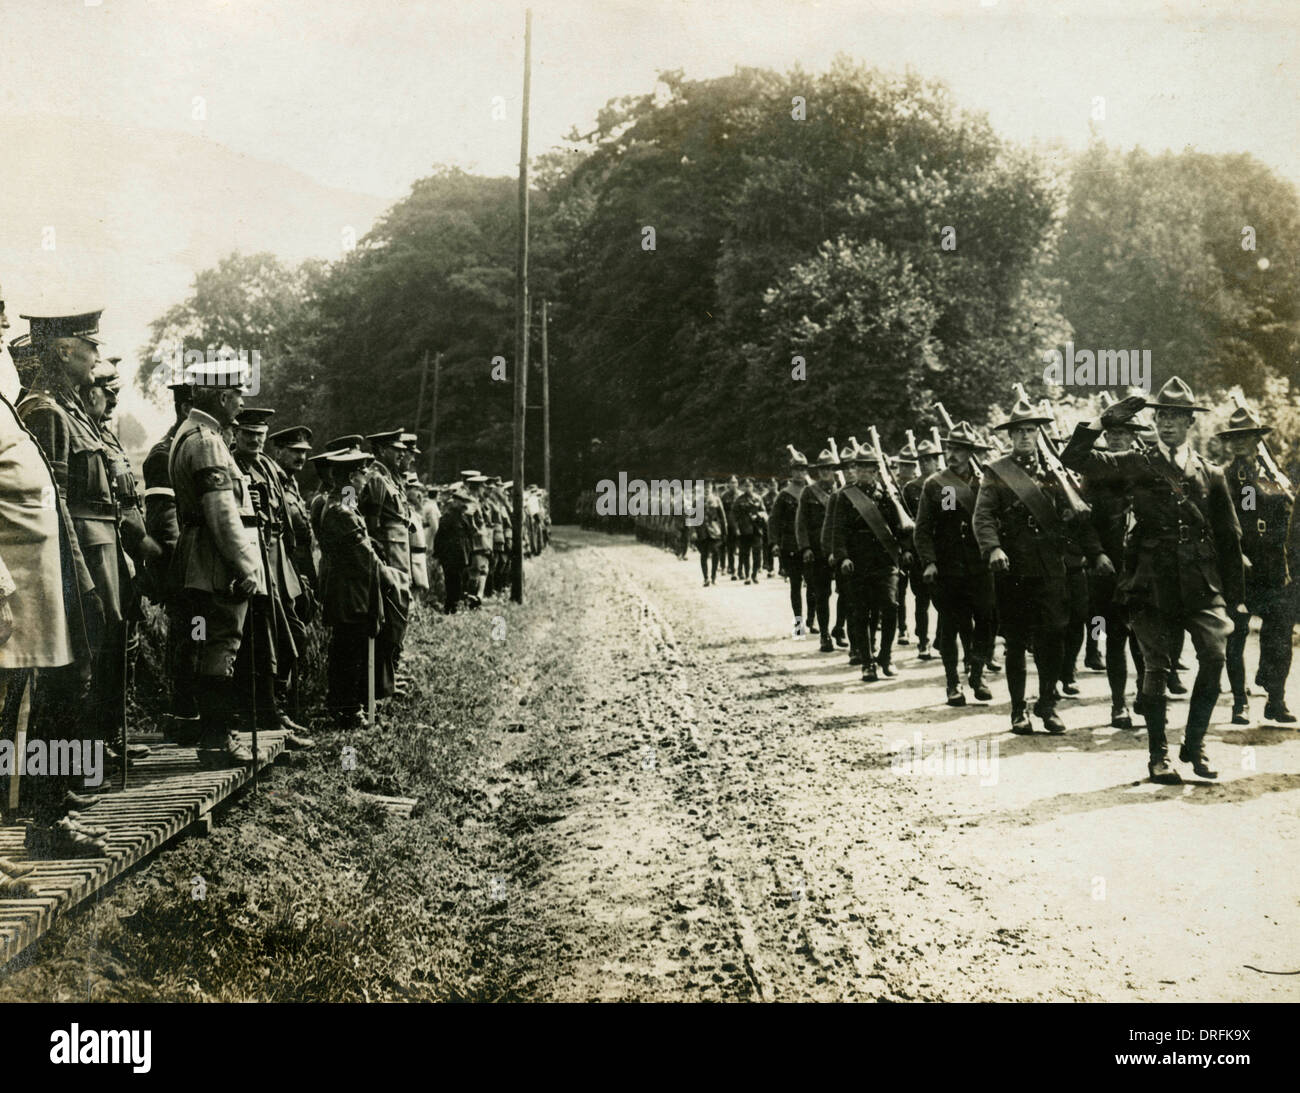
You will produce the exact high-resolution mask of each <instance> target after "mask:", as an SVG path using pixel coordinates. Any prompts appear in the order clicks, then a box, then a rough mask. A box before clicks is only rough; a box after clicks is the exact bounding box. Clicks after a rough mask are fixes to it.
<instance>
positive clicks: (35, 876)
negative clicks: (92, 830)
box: [0, 731, 284, 967]
mask: <svg viewBox="0 0 1300 1093" xmlns="http://www.w3.org/2000/svg"><path fill="white" fill-rule="evenodd" d="M239 735H240V739H241V740H242V741H243V743H244V744H246V745H247V746H248V747H249V748H251V747H252V735H251V734H249V733H241V734H239ZM257 742H258V745H259V747H261V748H262V750H263V751H264V752H265V753H266V754H267V761H266V762H265V763H261V764H259V766H258V773H259V774H260V773H261V772H262V771H264V770H266V769H267V768H268V767H269V766H270V765H271V764H272V763H273V762H275V760H276V758H278V757H279V755H280V754H281V753H282V752H283V751H284V733H283V732H275V731H259V732H258V734H257ZM251 780H252V768H250V767H231V768H229V769H226V770H203V769H201V768H200V767H199V763H198V758H197V755H196V753H195V750H194V748H177V747H172V746H170V745H166V746H162V747H158V748H155V749H154V751H153V754H151V755H150V756H149V757H148V758H146V759H134V760H132V761H131V764H130V767H129V769H128V773H127V781H126V789H125V790H118V789H116V788H115V787H116V784H117V783H116V778H115V777H113V778H109V779H107V780H106V781H105V786H103V787H100V789H99V790H90V789H86V790H81V791H80V792H84V793H92V792H102V793H104V799H103V800H102V801H100V803H99V804H97V805H95V806H93V807H92V808H90V809H88V810H86V812H85V814H84V815H85V820H86V822H87V823H91V824H95V825H97V826H99V827H106V828H108V836H107V839H106V841H107V843H108V856H107V857H103V858H64V859H60V858H48V859H41V860H38V859H35V858H32V857H31V856H30V855H29V854H28V852H27V850H26V849H25V848H24V846H23V842H24V839H25V836H26V828H25V827H24V825H22V824H5V825H0V858H8V859H9V860H10V861H13V862H27V861H30V862H32V864H34V865H35V866H36V868H35V870H34V871H33V872H31V873H29V874H28V875H27V876H25V877H23V878H21V879H22V880H23V881H24V882H26V884H27V886H28V888H29V889H30V890H31V891H32V893H33V894H32V895H29V896H24V897H20V898H13V899H9V898H5V897H4V896H3V895H0V967H3V966H4V965H6V964H8V963H9V961H11V960H12V959H13V958H14V957H16V956H18V954H19V953H21V952H22V951H23V950H24V949H26V948H27V947H28V946H29V945H31V944H32V943H33V942H34V941H36V940H37V939H38V938H39V937H41V936H42V935H43V934H44V933H46V932H47V931H48V930H49V929H50V927H51V926H53V924H54V922H55V919H56V918H57V917H58V916H59V915H64V914H67V913H68V912H69V911H71V910H72V909H73V908H75V907H77V906H78V905H79V904H81V903H82V902H84V901H85V900H87V899H89V898H90V897H91V896H92V895H94V894H95V893H96V892H97V891H99V890H100V889H101V888H103V887H104V886H105V885H106V884H108V883H109V882H110V881H111V880H113V879H114V878H116V877H119V876H121V875H122V874H123V873H125V872H126V871H127V870H128V869H131V868H133V867H134V866H136V865H138V864H139V863H140V862H142V861H144V860H145V859H146V858H147V857H149V855H151V854H153V853H154V852H156V851H157V850H159V849H160V848H162V847H163V846H165V845H166V844H167V843H169V842H170V841H171V840H172V839H174V838H176V836H177V835H179V834H180V833H181V832H182V831H184V830H185V829H186V828H188V827H190V826H191V825H193V824H196V823H203V824H205V825H206V824H208V823H210V819H209V817H210V814H211V812H212V810H213V809H214V808H215V807H216V806H217V805H218V804H220V803H221V802H222V801H224V800H225V799H226V798H228V797H230V796H231V795H232V794H234V793H235V792H237V791H238V790H239V789H241V788H242V787H243V786H245V785H247V784H248V783H249V782H250V781H251ZM106 788H107V790H108V792H104V790H105V789H106Z"/></svg>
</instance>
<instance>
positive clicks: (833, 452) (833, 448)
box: [826, 436, 844, 489]
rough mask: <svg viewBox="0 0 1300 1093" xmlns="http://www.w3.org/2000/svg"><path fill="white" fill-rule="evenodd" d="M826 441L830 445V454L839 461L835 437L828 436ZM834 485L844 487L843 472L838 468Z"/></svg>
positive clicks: (838, 450)
mask: <svg viewBox="0 0 1300 1093" xmlns="http://www.w3.org/2000/svg"><path fill="white" fill-rule="evenodd" d="M826 442H827V443H828V444H829V445H830V446H831V455H833V456H834V457H835V461H836V462H839V458H840V449H839V447H838V446H837V445H836V443H835V438H834V437H833V436H828V437H827V438H826ZM835 485H836V486H837V487H838V488H840V489H843V488H844V472H843V471H841V470H839V469H838V468H837V469H836V471H835Z"/></svg>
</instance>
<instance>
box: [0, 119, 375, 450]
mask: <svg viewBox="0 0 1300 1093" xmlns="http://www.w3.org/2000/svg"><path fill="white" fill-rule="evenodd" d="M0 155H2V156H3V162H2V163H0V283H2V284H3V285H4V288H5V296H6V299H7V301H8V305H9V310H10V314H11V321H12V322H13V324H14V325H13V330H12V332H11V336H16V335H17V334H19V333H22V332H23V331H24V330H25V329H26V324H24V323H20V322H18V321H17V315H18V314H19V313H20V312H22V313H26V312H29V311H32V310H40V309H41V308H43V307H62V306H67V305H69V304H78V303H85V304H86V305H87V306H92V305H93V306H98V305H102V306H103V307H104V308H105V312H104V318H103V325H102V328H101V329H102V331H103V335H104V338H105V340H106V345H105V349H108V350H111V351H112V353H113V355H118V356H121V357H123V358H124V360H123V365H122V372H123V375H124V376H128V377H133V376H134V375H135V371H136V369H135V363H136V357H137V353H138V351H139V349H140V347H141V346H143V345H144V344H145V341H146V338H147V334H148V324H149V322H150V320H152V319H154V318H157V317H158V316H159V315H161V314H162V313H163V312H164V311H165V310H166V309H167V308H168V307H170V306H171V305H172V304H174V303H177V302H179V301H180V300H181V299H183V298H184V296H185V295H186V293H187V290H188V288H189V285H190V282H191V280H192V278H193V276H194V274H195V273H196V272H197V271H199V270H201V269H204V268H206V267H208V266H212V265H214V264H215V263H216V262H217V260H218V259H219V258H220V257H221V256H223V255H225V254H229V253H230V252H231V251H235V250H240V251H245V252H251V251H261V250H266V251H271V252H273V253H274V254H276V255H278V256H279V257H280V258H282V259H284V260H286V261H290V262H296V261H301V260H302V259H304V258H308V257H319V258H336V257H338V256H339V255H340V254H341V253H342V240H343V233H344V231H345V229H348V228H351V229H352V230H353V231H354V232H355V235H356V238H360V237H361V236H362V235H364V234H365V233H366V232H367V231H368V230H369V229H370V227H371V225H372V223H373V222H374V220H375V218H376V217H377V216H378V215H379V214H380V213H382V212H383V211H384V209H385V208H386V207H387V206H388V205H389V204H390V203H391V202H390V201H389V200H387V199H385V198H381V197H376V196H374V195H373V194H357V193H350V192H347V191H345V190H338V189H332V188H330V187H327V186H322V185H320V184H319V183H317V182H314V181H313V180H312V179H310V178H308V177H307V176H306V175H304V174H302V173H300V172H298V171H295V170H292V169H290V168H288V167H284V166H282V165H280V164H278V163H273V162H270V161H268V160H264V159H257V158H253V157H251V156H245V155H241V154H239V153H237V152H234V151H232V150H231V149H229V148H226V147H224V146H222V145H220V144H216V143H214V142H212V141H210V140H206V139H204V138H203V137H202V136H201V135H199V134H198V132H197V131H196V134H195V135H193V136H190V135H185V134H182V133H174V132H165V131H161V130H148V129H132V128H121V127H115V126H110V125H103V124H91V123H88V122H85V121H81V120H73V119H69V118H61V117H36V116H27V117H13V116H3V115H0ZM48 227H52V228H53V229H54V236H53V238H54V244H55V246H54V249H53V250H46V249H43V247H42V240H43V238H45V236H44V235H43V233H44V232H45V230H46V228H48ZM128 408H129V409H131V410H132V411H134V412H137V413H138V414H139V416H140V417H141V418H142V420H144V421H145V424H146V425H147V426H152V424H153V423H154V422H155V421H156V419H157V411H156V410H154V409H153V407H152V404H147V405H146V404H143V401H142V399H141V398H140V396H139V395H138V394H136V393H135V392H134V391H131V392H124V393H123V409H124V410H126V409H128Z"/></svg>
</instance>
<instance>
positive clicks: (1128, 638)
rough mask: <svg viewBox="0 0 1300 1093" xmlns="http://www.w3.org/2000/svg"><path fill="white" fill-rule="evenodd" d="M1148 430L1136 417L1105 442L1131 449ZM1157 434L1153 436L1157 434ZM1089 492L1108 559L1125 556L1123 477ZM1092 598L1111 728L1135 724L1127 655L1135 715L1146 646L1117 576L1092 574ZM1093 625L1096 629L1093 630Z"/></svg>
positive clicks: (1112, 430)
mask: <svg viewBox="0 0 1300 1093" xmlns="http://www.w3.org/2000/svg"><path fill="white" fill-rule="evenodd" d="M1143 431H1144V430H1143V429H1142V427H1141V426H1140V425H1139V424H1138V422H1137V421H1136V420H1130V421H1119V422H1115V423H1114V424H1112V425H1111V426H1110V427H1109V428H1107V430H1106V433H1105V437H1104V441H1105V446H1106V450H1107V451H1111V452H1114V453H1116V454H1118V453H1120V452H1129V451H1132V450H1133V449H1134V447H1135V445H1136V443H1137V440H1138V438H1139V436H1140V434H1141V433H1142V432H1143ZM1153 437H1154V434H1153ZM1084 490H1085V496H1086V497H1087V500H1088V504H1089V506H1090V507H1091V508H1092V524H1093V527H1094V528H1096V531H1097V537H1098V539H1100V540H1101V548H1102V551H1103V552H1104V553H1105V554H1106V556H1107V557H1108V558H1121V559H1122V558H1123V557H1124V539H1125V536H1126V535H1127V534H1128V522H1129V515H1130V512H1131V510H1132V505H1131V503H1130V501H1129V497H1128V490H1127V488H1126V487H1125V486H1124V484H1123V482H1122V481H1118V480H1114V479H1111V480H1103V481H1100V482H1098V481H1094V480H1093V479H1091V478H1090V479H1087V480H1086V481H1085V483H1084ZM1088 586H1089V595H1090V597H1091V598H1092V606H1091V608H1090V609H1089V610H1090V612H1091V613H1092V614H1093V615H1094V616H1095V617H1099V618H1101V620H1102V625H1103V626H1104V627H1105V638H1106V664H1105V668H1106V681H1107V683H1108V684H1109V685H1110V723H1111V727H1112V728H1116V729H1131V728H1133V715H1132V713H1130V712H1129V708H1128V699H1127V697H1126V696H1127V691H1128V657H1129V651H1130V649H1131V651H1132V654H1133V664H1134V667H1135V668H1136V678H1137V700H1136V701H1135V702H1134V704H1133V713H1137V714H1141V713H1142V712H1143V705H1142V667H1143V662H1142V650H1141V649H1140V648H1139V646H1138V641H1137V638H1136V637H1135V636H1134V634H1133V631H1132V629H1131V628H1130V627H1129V621H1128V609H1127V607H1126V606H1125V604H1124V597H1123V595H1122V594H1121V592H1120V589H1119V578H1118V577H1117V576H1116V575H1115V574H1113V573H1112V574H1109V575H1107V576H1101V575H1099V574H1096V575H1092V576H1090V578H1089V581H1088ZM1089 629H1091V627H1090V628H1089Z"/></svg>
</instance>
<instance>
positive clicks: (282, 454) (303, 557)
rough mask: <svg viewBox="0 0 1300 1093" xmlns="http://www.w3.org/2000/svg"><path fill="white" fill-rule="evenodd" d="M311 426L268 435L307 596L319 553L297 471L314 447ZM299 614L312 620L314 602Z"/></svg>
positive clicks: (291, 544)
mask: <svg viewBox="0 0 1300 1093" xmlns="http://www.w3.org/2000/svg"><path fill="white" fill-rule="evenodd" d="M311 436H312V433H311V430H310V429H309V428H307V426H305V425H293V426H291V427H289V428H288V429H281V430H279V431H278V432H275V433H271V434H270V436H268V437H267V440H268V441H269V443H270V445H271V457H272V459H274V461H275V465H276V467H277V469H278V470H279V472H280V489H281V491H282V492H283V494H284V503H285V508H286V511H287V512H288V516H289V528H290V535H291V537H290V538H289V539H288V540H287V544H288V546H289V551H290V557H291V559H292V560H293V565H294V569H296V570H297V571H298V579H299V580H300V581H301V582H303V584H304V589H303V593H304V596H305V597H307V599H309V600H310V599H311V598H312V589H314V588H315V585H316V576H317V575H316V556H315V554H314V552H313V546H314V544H313V542H312V532H311V514H310V512H309V511H308V508H307V502H306V500H305V499H304V498H303V496H302V491H301V489H300V488H299V486H298V472H299V471H301V470H302V468H303V467H304V466H305V465H306V462H307V453H308V452H310V451H311ZM301 607H302V608H305V609H306V610H305V611H304V610H301V609H300V610H299V614H300V615H303V616H304V617H303V621H304V622H310V621H311V615H312V614H314V605H313V604H310V603H308V604H303V605H301Z"/></svg>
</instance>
